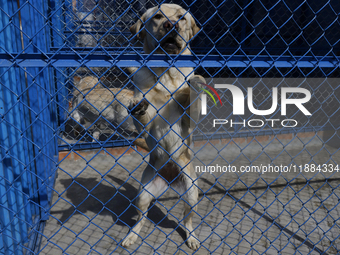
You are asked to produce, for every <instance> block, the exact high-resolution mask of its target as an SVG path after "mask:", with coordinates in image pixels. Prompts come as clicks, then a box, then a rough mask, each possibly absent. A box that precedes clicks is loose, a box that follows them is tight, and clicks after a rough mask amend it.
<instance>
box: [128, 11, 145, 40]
mask: <svg viewBox="0 0 340 255" xmlns="http://www.w3.org/2000/svg"><path fill="white" fill-rule="evenodd" d="M145 20H146V13H144V14H143V15H142V17H140V18H139V19H138V20H137V22H136V23H135V24H133V25H132V26H131V27H130V32H131V33H132V34H133V35H137V39H138V40H143V39H144V36H145V30H144V29H142V28H143V26H144V22H145ZM141 29H142V30H141Z"/></svg>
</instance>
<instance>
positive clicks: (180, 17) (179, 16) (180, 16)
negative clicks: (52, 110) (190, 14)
mask: <svg viewBox="0 0 340 255" xmlns="http://www.w3.org/2000/svg"><path fill="white" fill-rule="evenodd" d="M177 18H178V19H180V20H187V19H186V18H185V17H184V16H182V15H178V16H177Z"/></svg>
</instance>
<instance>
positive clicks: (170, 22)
mask: <svg viewBox="0 0 340 255" xmlns="http://www.w3.org/2000/svg"><path fill="white" fill-rule="evenodd" d="M176 22H177V21H176V20H167V21H165V22H164V23H163V27H164V28H165V29H166V30H167V31H169V30H171V29H172V28H173V27H174V24H175V23H176ZM178 27H179V26H178V22H177V23H176V24H175V29H178Z"/></svg>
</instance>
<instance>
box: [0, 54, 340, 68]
mask: <svg viewBox="0 0 340 255" xmlns="http://www.w3.org/2000/svg"><path fill="white" fill-rule="evenodd" d="M174 61H176V66H177V67H197V66H198V65H199V66H201V67H226V66H228V67H243V68H245V67H264V68H271V67H278V68H292V67H301V68H302V67H304V68H315V67H321V68H335V67H338V66H339V64H340V57H308V56H303V57H297V56H295V57H286V56H270V57H268V56H246V57H245V56H228V57H226V56H224V57H222V56H219V55H209V56H204V55H196V56H191V55H190V56H176V57H174V58H173V59H171V58H169V57H167V56H164V55H154V56H148V55H138V56H136V55H129V54H126V55H94V54H92V55H91V54H77V55H76V54H61V53H60V54H20V55H16V54H12V55H9V54H1V53H0V67H11V66H20V67H46V66H53V67H55V68H62V67H79V66H82V65H84V64H86V66H88V67H112V66H117V67H140V66H148V67H168V66H172V65H174Z"/></svg>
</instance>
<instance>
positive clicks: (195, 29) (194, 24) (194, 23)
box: [190, 15, 200, 38]
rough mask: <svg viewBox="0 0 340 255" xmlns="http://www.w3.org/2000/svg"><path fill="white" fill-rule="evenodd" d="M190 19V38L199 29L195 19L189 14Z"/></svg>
mask: <svg viewBox="0 0 340 255" xmlns="http://www.w3.org/2000/svg"><path fill="white" fill-rule="evenodd" d="M190 20H191V35H190V38H192V37H194V36H195V34H197V33H198V31H200V28H199V27H198V26H197V25H196V22H195V19H194V18H193V17H192V16H191V15H190Z"/></svg>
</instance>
